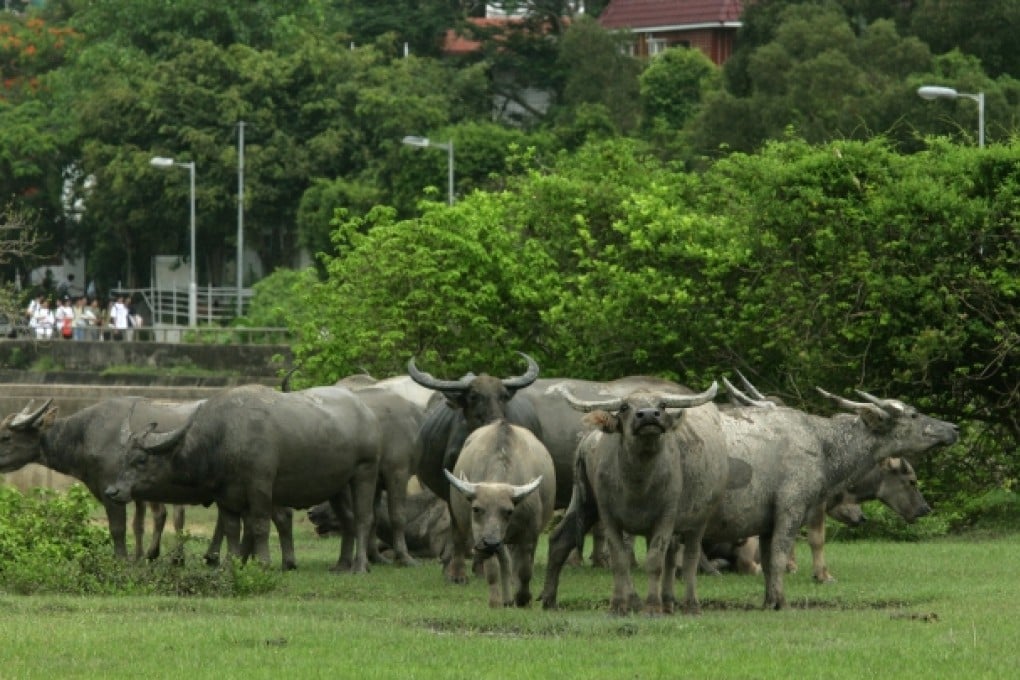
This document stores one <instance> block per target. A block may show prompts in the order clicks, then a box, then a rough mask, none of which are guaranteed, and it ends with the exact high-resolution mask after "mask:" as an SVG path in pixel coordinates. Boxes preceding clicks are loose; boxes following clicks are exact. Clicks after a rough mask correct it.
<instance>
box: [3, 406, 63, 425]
mask: <svg viewBox="0 0 1020 680" xmlns="http://www.w3.org/2000/svg"><path fill="white" fill-rule="evenodd" d="M34 403H35V400H34V399H33V400H32V401H30V402H28V404H27V405H26V406H25V408H23V409H21V412H19V413H18V415H16V416H14V418H13V419H12V420H11V422H10V424H8V425H7V427H9V428H10V429H12V430H27V429H29V428H30V427H33V426H34V425H35V421H37V420H38V419H39V418H41V417H42V415H43V414H44V413H46V409H48V408H49V407H50V404H52V403H53V399H47V400H46V401H44V402H43V405H42V406H40V407H39V408H37V409H35V410H34V411H33V410H32V404H34Z"/></svg>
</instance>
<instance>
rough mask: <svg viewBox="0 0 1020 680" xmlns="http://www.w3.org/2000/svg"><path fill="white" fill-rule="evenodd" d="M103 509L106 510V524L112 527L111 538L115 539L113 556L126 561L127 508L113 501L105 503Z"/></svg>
mask: <svg viewBox="0 0 1020 680" xmlns="http://www.w3.org/2000/svg"><path fill="white" fill-rule="evenodd" d="M103 508H104V509H105V510H106V523H107V525H108V526H109V527H110V538H112V539H113V554H114V556H115V557H119V558H120V559H124V560H126V559H127V506H126V505H123V504H121V503H114V502H113V501H103ZM136 512H137V511H136Z"/></svg>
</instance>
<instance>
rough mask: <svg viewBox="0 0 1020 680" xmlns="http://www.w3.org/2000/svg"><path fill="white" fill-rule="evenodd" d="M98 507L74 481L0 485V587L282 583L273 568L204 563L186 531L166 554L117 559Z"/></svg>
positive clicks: (214, 590)
mask: <svg viewBox="0 0 1020 680" xmlns="http://www.w3.org/2000/svg"><path fill="white" fill-rule="evenodd" d="M97 510H98V503H97V502H96V500H95V499H94V498H93V497H92V496H91V495H90V494H89V492H88V491H87V490H86V489H85V487H83V486H81V485H79V484H76V485H74V486H72V487H71V488H70V489H69V490H68V491H67V493H66V494H63V493H59V492H56V491H52V490H48V489H35V490H33V491H32V492H30V493H28V494H22V493H21V492H19V491H17V490H16V489H14V488H12V487H9V486H6V485H0V591H9V592H14V593H20V594H31V593H80V594H104V595H114V594H158V595H202V596H220V597H230V596H245V595H254V594H258V593H264V592H268V591H270V590H273V589H275V588H276V587H277V585H278V584H279V574H278V573H276V572H273V571H271V570H269V569H264V568H262V567H260V566H255V565H251V566H245V567H244V568H242V566H241V565H240V564H239V563H238V562H236V561H235V560H228V561H227V562H226V563H225V564H224V565H222V566H220V567H218V568H209V567H206V566H205V565H204V564H203V563H202V561H201V558H200V557H198V556H197V555H194V554H192V555H190V556H187V555H186V553H187V552H188V551H187V550H186V548H187V539H186V542H185V543H182V544H181V545H179V546H177V547H176V548H175V550H174V551H173V552H174V554H173V555H171V556H170V557H169V558H166V559H162V560H157V561H154V562H140V563H130V562H124V561H123V560H118V559H116V558H114V556H113V548H112V543H111V540H110V535H109V533H108V531H107V530H106V528H105V527H103V526H101V525H100V524H99V523H97V522H96V521H94V519H93V518H94V517H95V513H96V512H97ZM185 558H186V559H185ZM182 562H183V564H182Z"/></svg>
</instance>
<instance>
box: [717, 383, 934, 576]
mask: <svg viewBox="0 0 1020 680" xmlns="http://www.w3.org/2000/svg"><path fill="white" fill-rule="evenodd" d="M736 373H737V375H738V376H739V378H740V381H741V383H742V384H743V387H744V390H746V393H745V392H744V391H742V390H740V389H738V388H736V387H734V386H733V384H732V383H730V381H729V380H727V379H726V378H723V383H724V384H725V385H726V388H727V390H728V391H729V394H730V398H731V399H732V400H733V401H734V402H735V403H736V404H738V405H740V406H742V407H747V406H753V407H757V408H773V407H774V406H782V405H783V404H782V401H781V400H778V399H777V398H776V397H766V396H765V395H763V394H762V393H761V392H759V391H758V388H756V387H755V386H754V385H753V384H751V382H750V381H749V380H748V379H747V378H746V377H744V375H743V374H742V373H741V372H740V371H736ZM868 500H880V501H882V502H883V503H885V505H887V506H888V507H889V508H890V509H892V510H893V511H894V512H896V513H897V514H898V515H900V517H902V518H903V519H904V520H906V521H907V522H914V521H916V520H917V518H918V517H923V516H924V515H927V514H928V513H929V512H931V508H930V507H928V504H927V502H925V500H924V497H923V496H922V495H921V492H920V491H919V490H918V488H917V475H916V474H915V473H914V469H913V467H912V466H911V465H910V463H909V462H907V461H906V460H904V459H900V458H892V459H886V460H883V461H881V462H879V464H878V465H875V466H874V467H872V468H870V469H869V470H867V471H865V472H864V473H863V474H862V475H860V476H858V477H857V478H852V479H848V480H846V484H845V485H844V486H843V487H840V488H837V490H836V491H835V492H834V493H833V494H832V495H831V496H830V497H829V498H827V499H825V501H824V502H822V503H820V504H819V505H817V506H816V507H815V508H813V509H812V510H811V512H810V513H809V515H808V519H807V538H808V545H809V546H810V547H811V561H812V566H813V569H812V572H813V577H814V579H815V581H817V582H819V583H831V582H833V581H835V578H833V576H832V574H831V573H830V572H829V568H828V566H827V565H826V563H825V516H826V515H828V516H830V517H832V518H833V519H835V520H837V521H840V522H843V523H844V524H847V525H849V526H856V525H857V524H860V523H861V522H863V521H865V519H866V518H865V517H864V513H863V511H862V510H861V506H860V504H861V503H863V502H865V501H868ZM786 571H787V572H791V573H792V572H796V571H797V562H796V553H795V550H794V549H793V548H792V547H791V549H790V554H789V555H788V557H787V567H786Z"/></svg>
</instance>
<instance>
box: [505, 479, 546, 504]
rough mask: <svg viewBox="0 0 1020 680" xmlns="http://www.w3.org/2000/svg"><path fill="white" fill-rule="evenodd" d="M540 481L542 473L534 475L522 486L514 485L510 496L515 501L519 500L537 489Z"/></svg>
mask: <svg viewBox="0 0 1020 680" xmlns="http://www.w3.org/2000/svg"><path fill="white" fill-rule="evenodd" d="M541 483H542V475H539V476H538V477H535V478H534V479H533V480H531V481H530V482H528V483H527V484H525V485H523V486H515V487H514V492H513V495H512V496H511V498H512V499H513V501H514V502H515V503H516V502H517V501H519V500H521V499H522V498H524V497H525V496H527V495H528V494H529V493H531V492H532V491H534V490H535V489H537V488H538V485H539V484H541Z"/></svg>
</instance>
